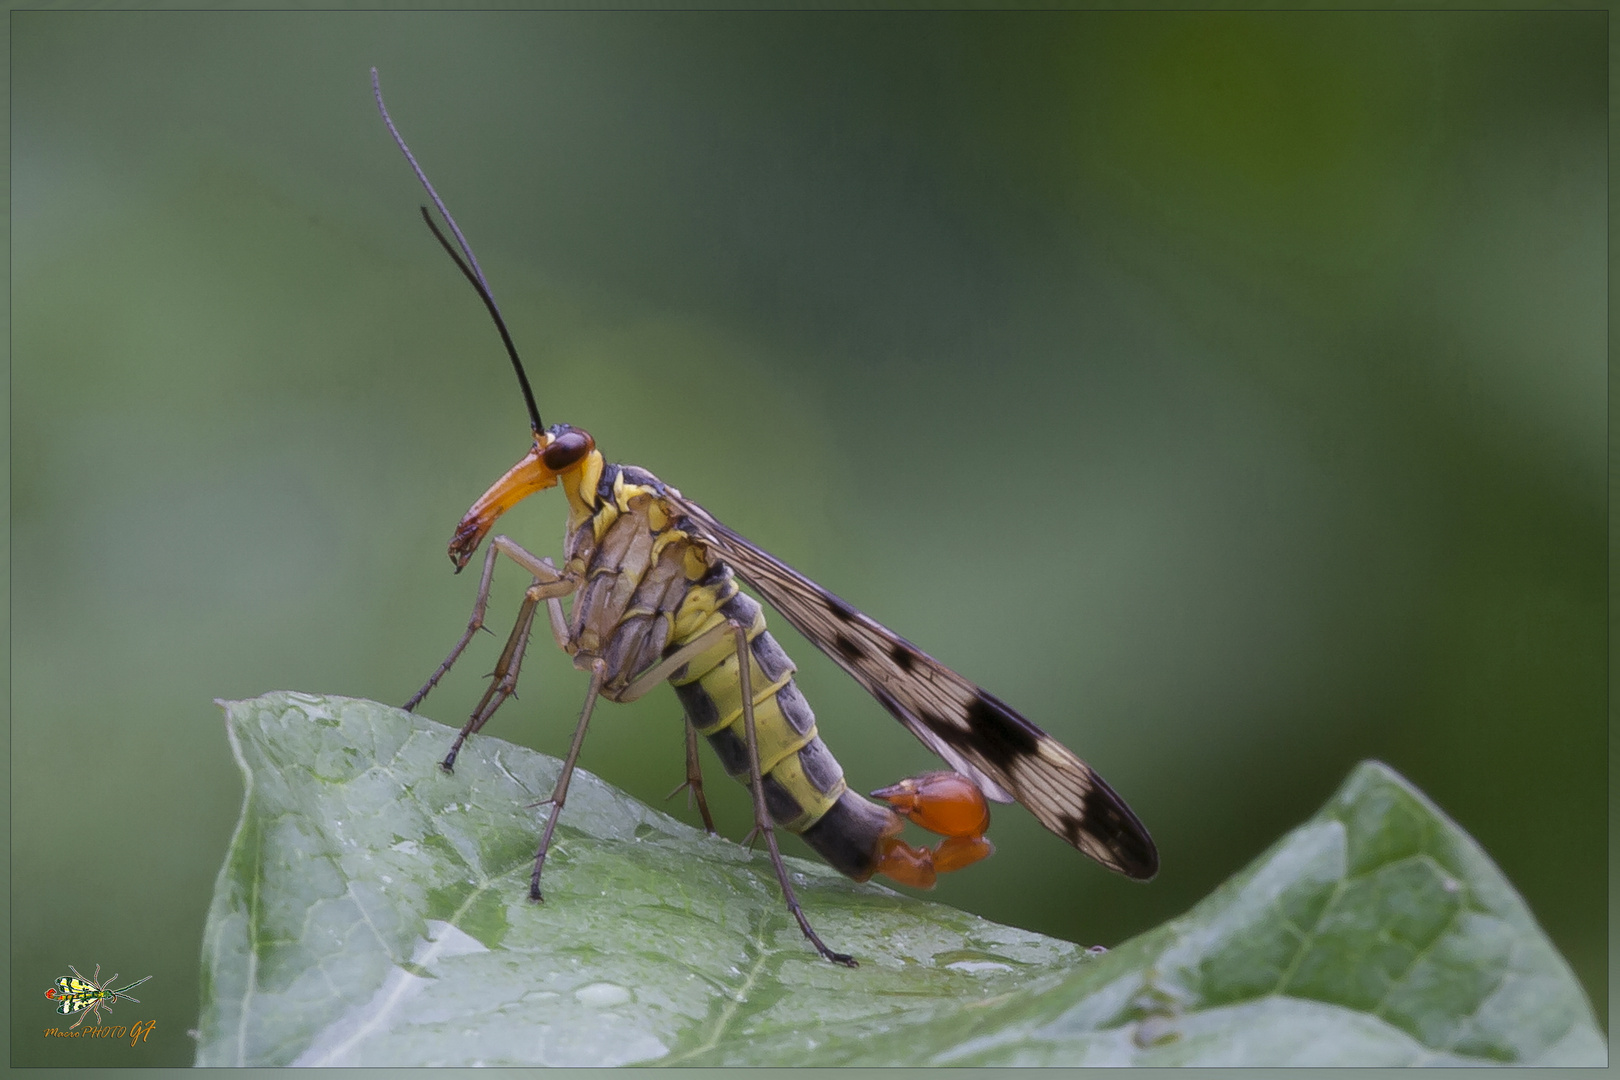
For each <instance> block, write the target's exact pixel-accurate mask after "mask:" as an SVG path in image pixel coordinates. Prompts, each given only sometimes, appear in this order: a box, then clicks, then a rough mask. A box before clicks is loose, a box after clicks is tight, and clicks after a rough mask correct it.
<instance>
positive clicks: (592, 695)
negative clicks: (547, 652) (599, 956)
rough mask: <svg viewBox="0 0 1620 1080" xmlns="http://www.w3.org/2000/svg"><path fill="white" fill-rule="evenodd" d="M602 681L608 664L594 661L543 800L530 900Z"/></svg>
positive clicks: (536, 896) (537, 885)
mask: <svg viewBox="0 0 1620 1080" xmlns="http://www.w3.org/2000/svg"><path fill="white" fill-rule="evenodd" d="M605 681H607V663H606V662H605V661H603V660H597V661H595V662H594V663H592V664H591V688H590V689H589V690H588V691H586V693H585V707H584V708H583V709H581V710H580V712H579V726H578V727H576V728H575V729H574V741H573V743H572V744H571V745H570V746H569V747H568V757H567V758H566V759H564V761H563V763H562V769H561V771H559V772H558V773H557V786H556V787H554V788H552V790H551V798H549V799H547V800H546V802H549V803H550V804H551V815H550V816H549V817H547V818H546V830H545V832H543V833H541V834H540V846H539V848H537V849H536V850H535V853H534V873H533V874H532V875H530V877H529V899H530V900H535V901H538V900H540V899H541V896H540V870H541V868H542V867H544V866H545V865H546V852H547V851H549V850H550V849H551V834H552V833H553V832H555V831H556V828H557V817H558V815H559V814H561V813H562V808H563V803H564V802H565V801H567V799H568V781H569V780H571V779H573V777H574V763H575V762H577V761H579V748H580V747H581V746H584V745H585V729H586V728H587V727H588V726H590V722H591V712H592V710H594V709H595V708H596V698H597V695H598V694H600V693H601V692H602V683H604V682H605ZM541 805H544V804H541Z"/></svg>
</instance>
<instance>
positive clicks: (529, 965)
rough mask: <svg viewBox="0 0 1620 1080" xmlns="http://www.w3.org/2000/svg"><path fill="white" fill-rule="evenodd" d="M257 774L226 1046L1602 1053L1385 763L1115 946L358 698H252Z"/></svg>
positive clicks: (1525, 931)
mask: <svg viewBox="0 0 1620 1080" xmlns="http://www.w3.org/2000/svg"><path fill="white" fill-rule="evenodd" d="M225 708H226V717H227V729H228V731H229V733H230V739H231V745H232V748H233V750H234V752H235V754H236V757H237V761H238V762H239V763H240V765H241V767H242V772H243V775H244V777H245V779H246V786H247V793H246V797H245V799H244V802H243V808H242V820H241V822H240V824H239V825H238V827H237V831H236V835H235V837H234V838H233V839H232V842H231V847H230V852H229V854H228V856H227V859H226V862H225V865H224V867H223V868H222V869H221V871H220V875H219V881H218V884H217V886H216V890H215V896H214V901H213V906H212V908H211V909H210V912H209V917H208V929H207V933H206V936H205V941H204V950H203V1013H202V1019H201V1022H200V1023H199V1045H198V1052H197V1064H199V1065H279V1064H294V1063H297V1064H317V1065H319V1064H326V1065H475V1064H478V1065H620V1064H630V1063H633V1062H646V1063H658V1064H680V1065H853V1064H906V1065H921V1064H941V1065H944V1064H950V1065H1012V1064H1031V1065H1080V1064H1088V1065H1091V1064H1097V1065H1100V1064H1113V1065H1126V1064H1140V1065H1171V1064H1189V1065H1190V1064H1199V1065H1330V1064H1331V1065H1399V1064H1419V1063H1423V1064H1481V1063H1497V1062H1499V1063H1515V1064H1541V1065H1552V1064H1603V1063H1604V1062H1605V1060H1606V1044H1605V1042H1604V1039H1603V1036H1602V1034H1601V1033H1600V1031H1599V1030H1598V1027H1597V1025H1596V1023H1595V1021H1594V1018H1593V1015H1592V1011H1591V1007H1590V1005H1589V1004H1588V1003H1587V1001H1586V999H1585V997H1584V995H1583V994H1582V992H1581V990H1580V988H1579V986H1578V985H1577V983H1576V982H1575V979H1574V977H1573V975H1572V974H1571V973H1570V971H1569V969H1568V967H1567V965H1565V963H1564V961H1563V960H1562V959H1561V958H1560V957H1559V956H1558V954H1557V953H1556V952H1555V951H1554V949H1553V948H1552V946H1551V945H1550V944H1549V943H1548V941H1547V940H1546V938H1545V937H1544V936H1543V934H1542V933H1541V931H1540V930H1539V929H1538V928H1537V927H1536V925H1535V923H1534V921H1533V919H1532V918H1531V916H1530V914H1529V912H1528V911H1527V910H1526V908H1525V906H1524V903H1523V901H1522V900H1520V899H1519V897H1518V896H1517V894H1516V893H1514V891H1513V890H1512V888H1511V887H1510V886H1509V885H1508V884H1507V882H1506V881H1505V880H1504V879H1503V877H1502V875H1501V873H1500V872H1499V871H1498V870H1497V869H1496V868H1495V867H1494V866H1493V865H1492V864H1491V863H1490V861H1489V860H1488V859H1487V858H1486V856H1485V855H1484V854H1483V852H1481V851H1480V850H1479V848H1478V847H1477V846H1476V845H1475V844H1474V842H1473V841H1472V840H1470V839H1469V838H1468V837H1467V836H1466V835H1465V834H1464V833H1463V832H1462V831H1461V830H1460V829H1458V828H1457V826H1456V825H1455V824H1453V823H1452V822H1451V821H1449V820H1448V819H1447V818H1445V816H1444V815H1442V814H1441V813H1440V812H1439V811H1438V810H1437V809H1435V807H1434V806H1432V805H1431V804H1430V803H1429V802H1428V801H1427V800H1426V799H1425V798H1424V797H1423V796H1422V795H1421V794H1420V793H1418V792H1417V791H1415V790H1413V789H1412V788H1411V787H1410V786H1409V785H1408V784H1406V782H1405V781H1403V780H1402V779H1401V778H1400V777H1398V776H1396V775H1395V774H1394V773H1392V772H1391V771H1390V770H1389V769H1387V768H1385V767H1384V766H1382V765H1377V764H1363V765H1361V766H1359V767H1358V768H1357V769H1356V770H1355V771H1354V773H1352V775H1351V777H1350V779H1349V780H1348V781H1347V783H1346V784H1345V786H1344V788H1343V790H1341V791H1340V792H1339V794H1338V795H1336V796H1335V797H1334V798H1333V800H1332V801H1331V802H1330V803H1329V804H1328V805H1327V806H1326V807H1325V808H1324V809H1323V810H1322V811H1321V812H1320V813H1319V814H1317V816H1316V817H1315V818H1313V819H1312V820H1311V821H1309V822H1307V823H1306V824H1305V825H1303V826H1302V827H1300V828H1299V829H1297V830H1295V831H1294V832H1292V833H1290V834H1289V835H1288V836H1286V837H1284V838H1283V839H1282V840H1281V841H1280V842H1279V843H1278V844H1277V845H1276V846H1274V847H1273V848H1272V849H1271V850H1270V851H1269V852H1267V853H1266V854H1265V855H1263V856H1261V857H1260V858H1259V859H1258V860H1256V861H1255V862H1254V864H1252V865H1251V866H1250V867H1248V868H1247V869H1246V870H1244V871H1243V872H1242V873H1240V874H1239V875H1238V876H1237V877H1235V878H1234V879H1232V880H1231V881H1229V882H1228V883H1227V884H1225V885H1223V886H1222V887H1221V888H1220V889H1218V890H1217V891H1216V892H1215V893H1214V894H1213V895H1212V896H1210V897H1209V898H1208V899H1206V900H1205V901H1203V902H1202V903H1200V904H1199V905H1198V906H1197V907H1195V908H1194V909H1193V910H1192V911H1190V912H1188V913H1187V914H1186V915H1185V916H1183V917H1181V918H1179V919H1176V920H1173V921H1171V922H1170V923H1168V924H1166V925H1164V926H1162V927H1160V928H1158V929H1156V930H1152V931H1150V932H1148V933H1146V934H1143V935H1141V936H1140V937H1137V938H1135V939H1133V940H1132V941H1130V942H1127V943H1126V944H1125V945H1123V946H1121V947H1120V948H1118V949H1115V950H1114V951H1112V952H1108V953H1101V952H1100V951H1097V950H1086V949H1083V948H1081V947H1080V946H1077V945H1073V944H1070V943H1068V942H1065V941H1058V940H1055V939H1052V938H1045V937H1041V936H1040V935H1037V934H1032V933H1028V932H1026V931H1022V930H1015V929H1011V928H1009V927H1004V926H998V925H996V924H994V923H990V922H986V921H985V920H983V919H980V918H978V917H976V916H973V915H969V914H966V913H964V912H960V911H956V910H953V909H950V908H945V907H941V906H939V905H936V904H929V903H926V902H923V901H919V900H914V899H910V898H908V897H904V896H899V895H896V894H895V893H892V892H890V891H888V890H886V889H883V888H880V887H878V886H875V885H857V884H854V883H852V882H850V881H847V880H846V879H844V878H842V877H840V876H838V875H837V874H835V873H834V872H832V871H831V870H829V869H827V868H826V867H823V866H819V865H817V864H813V863H808V862H802V861H800V860H796V859H790V860H789V863H790V866H791V869H792V871H793V873H794V877H795V887H796V888H797V889H798V891H799V895H800V899H801V900H802V901H803V903H804V905H805V909H806V911H807V913H808V915H809V917H810V919H811V921H812V922H813V923H814V924H815V926H816V928H817V929H818V930H819V931H820V933H821V934H822V936H823V937H824V938H825V939H826V940H827V941H828V942H829V943H832V944H834V945H835V946H836V947H838V948H842V949H847V950H848V951H851V952H853V953H854V954H855V955H856V956H857V957H859V959H860V961H861V966H860V967H859V968H858V969H855V970H848V969H845V968H840V967H835V966H834V965H832V964H828V963H827V962H825V961H823V960H821V959H820V958H819V957H817V956H816V955H815V953H814V952H813V951H812V950H811V949H810V948H809V946H808V945H807V944H806V943H805V941H804V939H803V938H802V937H801V936H800V934H799V931H798V928H797V926H796V925H795V924H794V923H793V921H792V919H791V918H790V917H789V916H788V914H787V912H786V911H785V909H784V907H783V905H782V901H781V897H780V895H779V893H778V890H777V885H776V881H775V878H774V876H773V874H772V873H771V870H770V866H769V862H768V860H767V859H766V857H765V856H764V855H763V854H756V853H752V852H749V851H747V850H745V849H743V848H741V847H739V846H738V845H736V844H733V843H731V842H729V841H726V840H722V839H717V838H713V837H707V836H705V835H704V834H703V833H701V832H699V831H697V830H694V829H691V828H689V827H687V826H685V825H682V824H681V823H679V822H677V821H675V820H674V819H672V818H670V817H668V816H666V815H664V814H661V813H659V812H657V811H655V810H651V809H649V808H647V807H645V806H643V805H641V804H640V803H637V802H635V801H634V800H632V799H630V798H629V797H628V796H626V795H624V794H623V793H621V792H619V791H617V790H615V789H614V788H612V787H610V786H609V785H607V784H605V783H603V782H602V781H600V780H598V779H597V778H596V777H594V776H591V775H590V774H589V773H586V772H585V771H584V770H581V771H580V772H579V773H578V774H576V777H575V779H574V782H573V786H572V787H571V789H570V791H569V799H568V806H567V809H566V810H565V811H564V813H563V815H562V819H561V823H560V824H559V826H558V831H557V840H556V842H555V844H554V846H553V849H552V853H551V855H550V856H549V858H548V860H547V863H546V878H545V886H546V889H545V891H546V900H545V903H543V904H531V903H530V902H529V901H528V900H527V898H526V894H527V881H528V876H529V870H530V866H531V858H532V853H533V847H534V844H535V842H536V839H537V836H538V832H539V828H540V824H541V821H542V815H543V813H544V808H543V807H541V808H536V807H534V806H533V805H532V804H534V803H536V802H538V801H539V800H541V799H544V798H545V797H546V796H547V794H549V792H550V790H551V785H552V783H553V781H554V779H555V776H556V770H557V767H558V766H557V762H556V761H555V760H554V759H552V758H548V757H545V756H544V755H541V754H538V753H535V752H533V751H529V750H525V749H522V748H519V747H515V746H511V745H509V744H507V743H503V742H501V741H500V740H498V739H493V738H488V737H485V736H479V737H477V738H475V739H473V740H471V741H470V742H469V743H468V746H467V748H466V749H465V750H464V751H463V753H462V755H461V758H460V760H459V762H458V765H457V769H456V773H455V774H454V775H453V776H452V775H446V774H444V773H443V772H441V771H440V770H439V769H438V767H437V762H438V760H439V758H440V757H442V756H443V754H444V751H445V749H446V747H447V746H448V745H449V741H450V738H451V734H452V732H451V730H450V729H449V728H445V727H443V726H441V725H439V724H435V723H433V722H431V721H428V720H424V719H422V718H420V717H417V716H413V715H411V714H408V713H404V712H401V711H399V710H397V709H391V708H388V707H386V706H382V705H377V704H374V703H372V702H366V701H357V700H353V699H347V698H326V697H315V696H310V695H304V694H293V693H277V694H267V695H265V696H264V697H261V698H257V699H254V700H252V701H240V702H231V703H227V704H226V706H225Z"/></svg>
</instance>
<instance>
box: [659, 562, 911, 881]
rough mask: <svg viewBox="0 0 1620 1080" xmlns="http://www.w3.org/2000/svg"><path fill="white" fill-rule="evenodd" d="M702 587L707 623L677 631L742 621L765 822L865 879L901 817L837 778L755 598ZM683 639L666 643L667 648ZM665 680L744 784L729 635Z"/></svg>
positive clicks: (737, 683)
mask: <svg viewBox="0 0 1620 1080" xmlns="http://www.w3.org/2000/svg"><path fill="white" fill-rule="evenodd" d="M700 588H704V589H712V590H714V592H713V599H714V600H715V601H716V603H715V605H714V608H713V615H712V620H705V621H704V624H703V625H701V626H699V627H696V628H695V629H694V630H693V631H692V632H690V633H688V634H684V635H682V638H683V640H687V641H689V640H691V639H692V638H695V637H696V636H697V635H698V634H700V633H702V632H703V631H704V630H706V629H707V628H708V624H709V622H710V621H721V620H726V619H730V620H734V621H736V622H737V623H739V624H741V625H743V626H746V627H748V652H749V665H750V666H749V679H750V682H751V684H752V689H753V698H754V734H755V737H756V739H757V740H758V743H759V770H760V776H761V778H762V781H763V786H764V794H765V808H766V810H767V812H769V813H770V815H771V820H773V821H775V822H776V823H777V824H778V825H780V826H781V827H782V828H784V829H787V830H788V831H789V832H794V833H798V834H799V835H800V836H802V837H803V838H804V840H805V842H806V843H808V844H809V845H810V846H811V847H812V848H814V849H815V850H816V852H817V853H818V854H819V855H821V857H822V858H824V859H826V860H827V862H828V864H829V865H831V866H832V867H833V869H835V870H837V871H839V872H840V873H843V874H846V875H848V876H849V877H852V878H854V879H855V880H856V881H865V880H866V879H867V878H869V877H871V876H872V874H873V873H874V872H875V871H876V870H877V868H878V861H879V857H880V849H881V848H882V841H883V839H884V838H885V837H888V836H892V835H894V834H895V833H897V832H899V831H900V828H901V821H900V818H899V817H898V816H897V815H896V814H895V813H894V812H893V811H891V810H889V809H887V808H886V807H882V806H878V805H877V804H875V803H872V802H868V801H867V800H866V799H863V798H861V796H859V795H857V794H856V793H855V792H853V791H850V790H849V788H848V786H847V785H846V784H845V783H844V770H843V767H842V766H840V765H839V764H838V761H837V759H836V758H834V757H833V756H832V752H831V751H830V750H828V749H827V745H826V744H825V743H823V742H822V741H821V738H820V737H819V736H818V735H817V733H816V717H815V713H814V712H812V711H811V709H810V704H809V702H807V701H805V699H804V695H803V694H801V693H800V692H799V688H798V686H797V685H795V684H794V682H793V672H794V670H795V669H794V664H793V661H792V660H791V659H789V658H788V655H787V653H786V652H784V651H783V650H782V646H780V645H778V644H777V642H776V639H775V638H773V637H772V636H771V635H770V632H769V631H768V630H766V629H765V614H764V612H763V611H761V610H760V606H759V604H758V603H756V602H755V601H754V600H753V598H752V597H749V596H747V595H745V594H744V593H741V592H738V591H737V585H736V582H735V581H734V580H733V579H732V577H731V575H730V574H724V575H723V576H721V577H720V578H719V579H718V580H715V581H713V582H712V583H711V582H706V583H705V584H704V585H703V586H700ZM681 644H682V641H673V642H671V643H670V645H669V646H668V648H669V649H671V650H673V649H676V648H679V647H680V646H681ZM670 683H671V685H673V686H674V687H675V694H676V696H677V697H679V698H680V700H681V705H682V707H683V708H685V710H686V715H687V717H688V719H690V720H691V721H692V725H693V727H695V728H697V730H698V731H699V732H701V733H702V734H703V735H704V736H705V737H706V738H708V740H709V744H710V745H711V746H713V747H714V751H715V754H716V755H717V756H718V757H719V758H720V763H721V765H722V766H723V767H724V768H725V770H726V772H727V773H728V774H729V775H730V776H731V777H733V778H734V779H736V780H738V781H740V782H741V783H742V784H744V785H745V786H746V785H747V784H748V782H749V765H748V742H747V734H746V729H745V727H744V721H743V710H742V683H741V680H740V679H739V678H738V657H737V654H736V652H735V651H734V650H733V648H732V644H731V641H730V640H729V639H728V640H726V641H724V642H722V643H721V644H720V645H717V646H716V647H715V648H714V649H712V650H710V651H709V652H706V653H704V654H702V655H701V656H699V657H697V658H696V659H694V660H693V661H692V662H691V663H689V664H687V665H686V668H685V669H684V670H682V671H680V672H677V673H676V675H675V676H674V677H672V678H671V679H670Z"/></svg>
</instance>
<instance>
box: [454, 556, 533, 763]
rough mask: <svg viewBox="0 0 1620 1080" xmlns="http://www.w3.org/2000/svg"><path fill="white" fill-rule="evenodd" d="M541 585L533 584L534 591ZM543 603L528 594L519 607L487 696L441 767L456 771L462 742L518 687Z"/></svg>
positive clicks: (497, 662)
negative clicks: (531, 635)
mask: <svg viewBox="0 0 1620 1080" xmlns="http://www.w3.org/2000/svg"><path fill="white" fill-rule="evenodd" d="M537 587H538V586H531V587H530V593H533V592H534V590H535V588H537ZM539 604H540V600H539V598H538V597H536V596H532V595H525V596H524V598H523V606H522V607H520V608H519V609H518V617H517V622H516V623H514V624H513V626H512V634H511V636H510V637H508V638H507V639H506V648H504V649H502V650H501V657H500V659H499V660H497V661H495V670H494V671H493V672H491V673H490V684H489V687H488V688H487V689H486V690H485V691H484V696H483V697H481V698H479V699H478V704H477V705H476V706H474V707H473V711H472V715H471V716H469V717H467V722H466V723H465V724H463V725H461V730H460V731H459V732H458V733H457V734H456V739H455V742H452V743H451V744H450V752H449V753H448V754H446V755H445V756H444V760H443V761H441V762H439V768H441V769H443V770H444V771H445V772H454V771H455V768H456V755H457V754H459V753H461V744H462V743H464V742H466V741H467V736H469V735H471V734H473V733H475V732H476V731H478V729H479V728H481V727H483V726H484V724H485V722H486V721H488V720H489V718H490V717H491V716H494V715H495V710H496V709H498V708H500V707H501V705H502V704H503V703H504V702H505V701H506V699H507V698H509V697H511V696H512V692H513V691H514V690H516V689H517V677H518V669H519V668H520V667H521V666H522V664H523V653H524V650H526V649H527V648H528V647H529V631H530V629H532V628H533V626H534V611H535V608H536V607H538V606H539Z"/></svg>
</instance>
